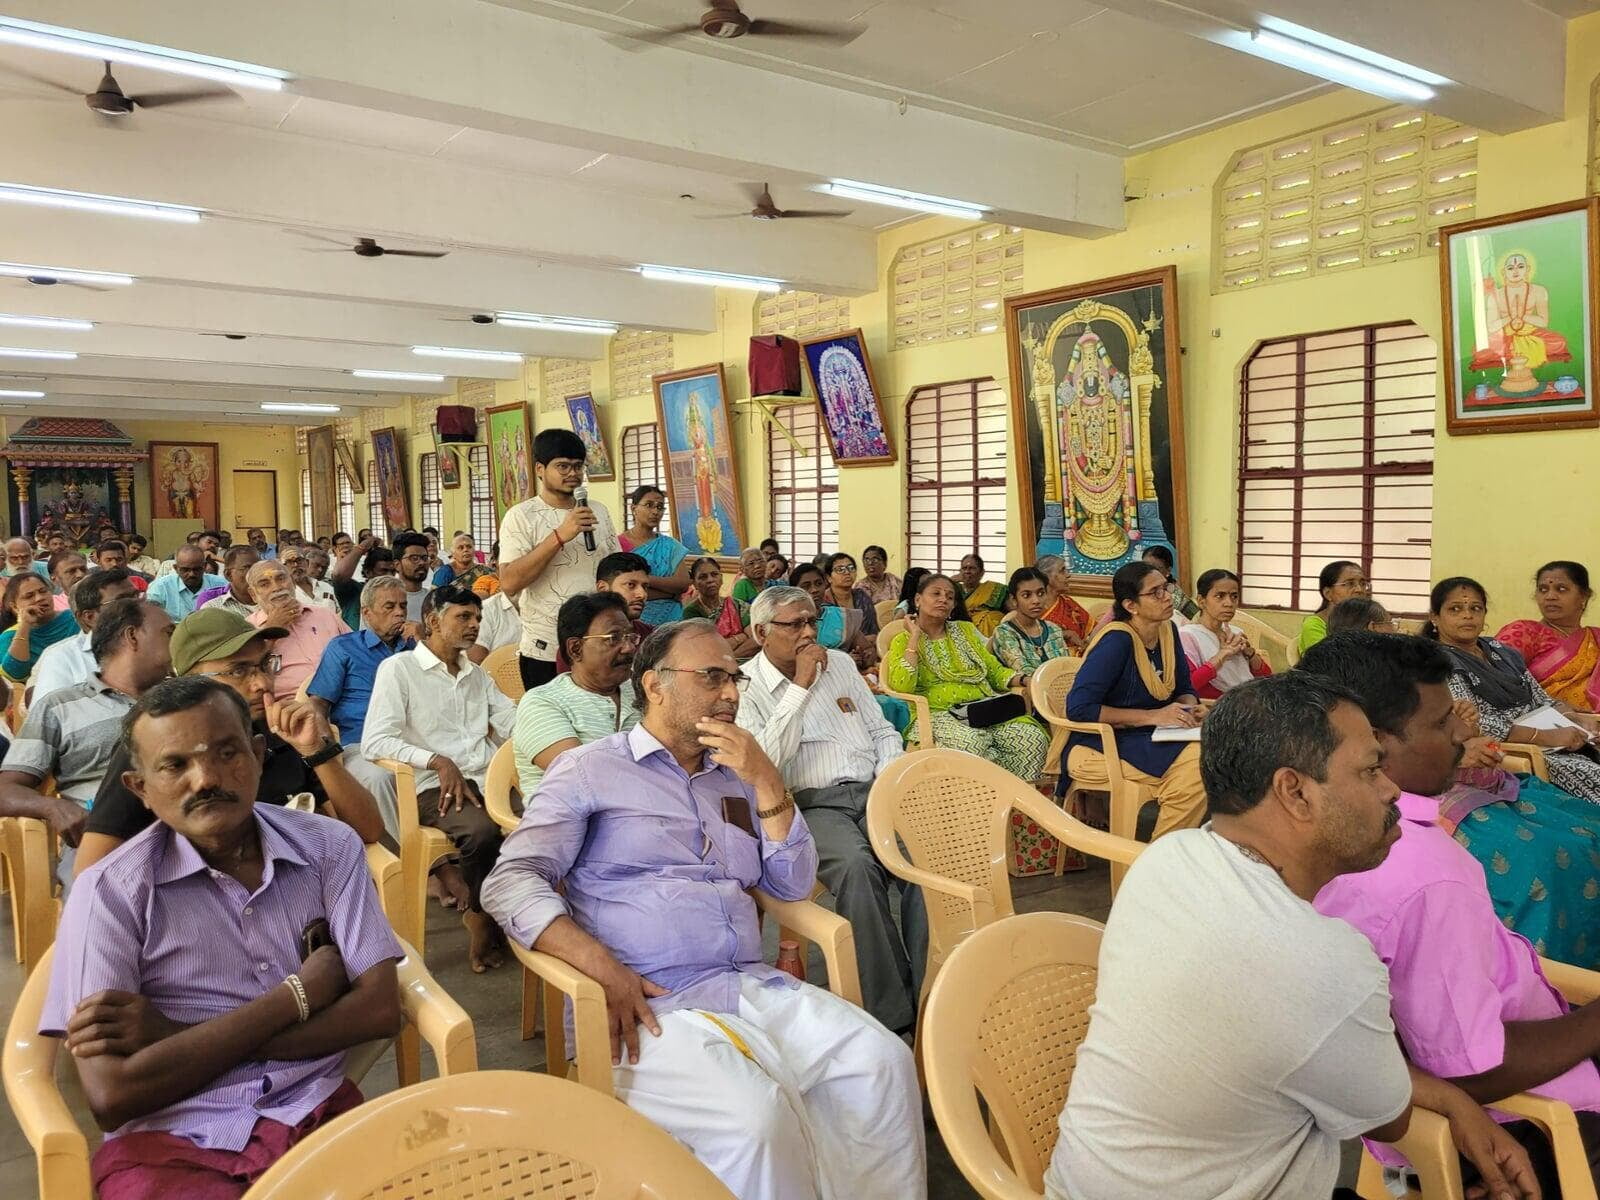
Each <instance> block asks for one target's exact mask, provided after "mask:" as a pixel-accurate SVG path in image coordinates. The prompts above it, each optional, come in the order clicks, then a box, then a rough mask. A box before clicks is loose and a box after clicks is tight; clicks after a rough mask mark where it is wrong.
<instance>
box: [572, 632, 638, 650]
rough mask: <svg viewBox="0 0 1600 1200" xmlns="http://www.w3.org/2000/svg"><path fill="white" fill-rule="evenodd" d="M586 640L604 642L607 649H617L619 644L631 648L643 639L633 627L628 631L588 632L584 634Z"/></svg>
mask: <svg viewBox="0 0 1600 1200" xmlns="http://www.w3.org/2000/svg"><path fill="white" fill-rule="evenodd" d="M582 640H583V641H586V642H604V643H605V644H606V649H607V650H615V649H616V648H617V647H618V646H627V647H629V648H630V649H631V648H632V647H634V646H637V645H638V644H639V642H640V641H641V640H642V639H641V638H640V637H639V635H638V634H637V633H634V632H633V631H632V630H631V629H630V630H629V631H628V632H627V633H586V634H584V635H583V638H582Z"/></svg>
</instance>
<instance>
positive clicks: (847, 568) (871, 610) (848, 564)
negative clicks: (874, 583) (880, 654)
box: [826, 553, 878, 640]
mask: <svg viewBox="0 0 1600 1200" xmlns="http://www.w3.org/2000/svg"><path fill="white" fill-rule="evenodd" d="M826 599H827V602H828V603H829V604H836V605H838V606H839V607H840V608H853V609H855V610H856V611H857V612H858V613H860V614H861V633H862V634H863V635H864V636H866V637H870V638H873V639H874V640H876V638H877V636H878V609H877V606H876V605H875V604H874V603H873V600H872V597H871V596H870V595H868V594H867V589H866V588H861V587H857V586H856V560H855V557H854V556H853V555H850V554H844V553H839V554H835V555H834V556H833V557H832V558H830V559H828V595H827V597H826Z"/></svg>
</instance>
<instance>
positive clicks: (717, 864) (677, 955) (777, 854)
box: [483, 620, 927, 1200]
mask: <svg viewBox="0 0 1600 1200" xmlns="http://www.w3.org/2000/svg"><path fill="white" fill-rule="evenodd" d="M745 682H746V680H745V677H744V675H743V673H742V672H741V671H740V670H739V664H738V662H737V661H736V660H735V659H734V657H733V653H732V650H731V648H730V647H729V645H728V643H727V641H725V640H724V639H723V638H722V637H721V636H720V635H719V634H718V633H717V631H716V627H715V626H714V625H712V624H711V622H709V621H704V620H689V621H679V622H675V623H673V624H670V625H663V626H662V627H661V628H659V629H657V630H656V631H655V632H654V633H652V634H651V635H650V636H649V637H648V638H646V639H645V641H644V644H643V645H642V646H640V647H639V649H638V652H637V653H636V654H635V656H634V660H633V690H634V700H635V702H636V703H637V704H638V706H639V709H640V712H641V716H640V718H639V724H638V725H636V726H635V727H634V728H633V729H632V730H630V731H628V732H626V733H613V734H611V735H609V736H607V737H603V738H601V739H600V740H599V741H596V742H591V743H589V744H588V745H587V746H579V747H576V748H574V749H571V750H568V751H566V752H565V753H564V754H562V755H561V757H560V758H559V759H558V760H557V761H556V763H555V764H554V766H553V767H552V768H551V769H550V771H549V773H548V774H546V775H545V777H544V779H543V780H542V781H541V783H540V785H539V798H538V802H537V803H535V804H532V805H529V806H528V809H527V812H526V814H525V815H524V816H523V818H522V823H521V824H520V825H519V826H518V827H517V830H516V832H515V833H513V834H512V835H511V836H510V837H509V838H507V839H506V844H505V850H504V853H503V854H502V855H501V858H500V861H499V863H498V864H497V865H496V866H495V869H494V871H493V873H491V874H490V876H489V879H488V881H487V882H486V883H485V884H484V889H483V896H484V906H485V907H486V908H487V909H488V910H489V912H491V913H492V914H493V915H494V916H495V917H497V918H498V919H499V920H500V922H501V923H502V924H503V925H504V926H505V929H506V932H507V933H508V934H509V935H510V936H511V937H513V938H515V939H516V941H517V943H518V944H519V945H522V946H527V947H531V948H534V949H537V950H540V951H542V952H543V953H546V954H551V955H554V956H555V957H556V958H559V959H561V960H563V961H564V962H568V963H571V964H572V965H573V966H574V967H576V968H578V969H579V970H580V971H583V972H584V973H585V974H587V975H589V976H591V977H592V978H594V979H595V980H596V981H598V982H599V984H600V986H601V987H602V988H603V989H604V991H605V997H606V1014H607V1017H608V1021H609V1024H610V1028H611V1057H612V1064H613V1065H612V1085H613V1087H614V1088H615V1090H616V1096H617V1099H619V1100H621V1101H623V1102H624V1103H626V1104H627V1105H629V1106H630V1107H631V1108H633V1109H635V1110H637V1111H638V1112H640V1113H642V1114H643V1115H644V1116H645V1117H647V1118H649V1119H650V1120H652V1121H654V1122H656V1123H657V1124H658V1125H660V1126H662V1127H663V1128H664V1129H666V1130H667V1132H669V1133H671V1134H672V1135H673V1136H674V1137H676V1138H677V1139H679V1140H680V1141H682V1142H683V1143H684V1144H685V1145H687V1146H688V1147H689V1148H690V1150H692V1151H693V1152H694V1155H695V1157H696V1158H698V1159H699V1160H700V1161H701V1162H703V1163H705V1164H706V1166H707V1167H708V1168H710V1170H711V1171H713V1172H714V1173H715V1174H716V1175H717V1176H718V1178H720V1179H721V1180H722V1182H723V1183H724V1184H725V1185H726V1186H727V1187H728V1189H729V1190H730V1191H732V1192H733V1194H734V1195H736V1196H742V1197H747V1198H750V1200H754V1198H755V1197H760V1198H761V1200H800V1198H802V1197H808V1198H809V1197H816V1196H819V1195H820V1196H838V1197H843V1196H849V1197H853V1198H859V1200H890V1198H891V1197H892V1198H893V1200H922V1198H923V1197H925V1196H926V1195H927V1165H926V1160H925V1158H924V1154H923V1126H922V1103H921V1099H920V1097H919V1096H918V1094H917V1080H916V1068H915V1066H914V1065H913V1063H912V1060H911V1052H910V1050H909V1049H907V1047H906V1044H905V1043H904V1042H903V1041H901V1040H900V1039H899V1038H897V1037H895V1036H894V1035H893V1034H892V1033H890V1032H889V1031H888V1030H886V1029H884V1028H883V1026H882V1025H880V1024H878V1022H877V1021H875V1020H873V1019H872V1018H871V1017H870V1016H868V1015H867V1014H866V1013H864V1012H863V1011H862V1010H861V1009H859V1008H857V1007H856V1006H855V1005H853V1004H850V1003H848V1002H847V1001H845V1000H841V999H840V998H839V997H837V996H834V995H833V994H832V993H830V992H826V991H823V990H822V989H821V988H818V987H813V986H812V985H810V984H806V983H801V982H799V981H797V980H796V979H794V978H793V977H792V976H789V975H787V974H785V973H783V972H781V971H779V970H777V969H776V968H774V967H771V966H768V965H767V964H766V963H765V962H764V961H763V960H762V957H761V932H760V927H759V925H758V924H757V921H756V907H755V902H754V901H753V900H752V899H751V898H750V896H749V894H748V889H750V888H752V887H760V888H762V889H763V890H764V891H766V892H769V893H770V894H772V895H774V896H776V897H778V898H779V899H784V900H805V899H807V898H808V897H809V896H810V895H811V890H812V888H813V887H814V886H815V883H816V873H817V852H816V846H815V844H814V843H813V842H812V840H811V833H810V831H809V829H808V828H807V826H806V822H805V819H804V818H803V817H801V816H800V815H799V813H798V812H797V810H796V808H795V803H794V797H793V796H792V795H791V794H790V793H789V792H788V790H787V789H786V788H785V786H784V782H783V776H782V775H781V774H779V772H778V769H777V768H776V767H775V766H773V765H772V762H771V760H769V759H768V758H767V756H766V755H765V754H763V753H762V751H761V747H760V745H759V744H758V743H757V741H756V739H755V738H754V737H752V736H751V735H750V733H748V732H747V731H746V730H744V729H741V728H740V727H739V726H738V725H737V724H735V723H734V716H735V714H736V713H737V712H738V709H739V696H740V688H741V687H742V686H743V685H744V683H745ZM618 864H625V866H619V865H618ZM558 887H562V888H564V890H562V891H558V890H557V888H558ZM641 1024H642V1025H644V1027H645V1029H646V1030H647V1031H648V1034H649V1036H641V1034H640V1031H639V1028H638V1027H639V1026H640V1025H641ZM869 1131H870V1132H869Z"/></svg>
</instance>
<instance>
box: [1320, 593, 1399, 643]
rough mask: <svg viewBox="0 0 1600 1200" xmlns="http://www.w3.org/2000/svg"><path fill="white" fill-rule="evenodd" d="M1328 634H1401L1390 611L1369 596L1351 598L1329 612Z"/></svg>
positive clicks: (1340, 602)
mask: <svg viewBox="0 0 1600 1200" xmlns="http://www.w3.org/2000/svg"><path fill="white" fill-rule="evenodd" d="M1327 625H1328V634H1329V636H1332V635H1333V634H1335V633H1342V632H1344V631H1345V630H1347V629H1361V630H1365V631H1366V632H1367V633H1399V632H1400V631H1399V630H1398V629H1397V628H1395V623H1394V618H1393V617H1391V616H1390V615H1389V610H1388V609H1386V608H1384V606H1383V605H1381V604H1379V603H1378V602H1377V601H1376V600H1373V599H1371V598H1370V597H1367V596H1351V597H1350V599H1348V600H1341V601H1339V603H1337V604H1335V605H1334V606H1333V607H1332V608H1331V609H1329V610H1328V621H1327Z"/></svg>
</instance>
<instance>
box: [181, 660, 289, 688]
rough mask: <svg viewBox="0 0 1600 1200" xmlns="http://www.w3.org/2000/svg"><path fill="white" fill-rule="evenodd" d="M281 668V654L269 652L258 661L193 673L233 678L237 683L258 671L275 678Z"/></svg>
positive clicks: (218, 677) (245, 681)
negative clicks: (218, 669)
mask: <svg viewBox="0 0 1600 1200" xmlns="http://www.w3.org/2000/svg"><path fill="white" fill-rule="evenodd" d="M282 668H283V656H282V655H279V654H269V655H267V657H265V658H263V659H262V660H261V661H260V662H253V663H234V664H233V666H231V667H224V668H222V670H220V671H196V672H195V674H196V675H198V676H200V678H202V679H233V680H237V681H238V682H239V683H247V682H249V679H250V677H251V676H252V675H255V674H257V673H258V672H259V673H260V674H262V675H265V676H266V677H267V678H268V679H272V678H275V677H276V676H277V674H278V672H279V671H280V670H282Z"/></svg>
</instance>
